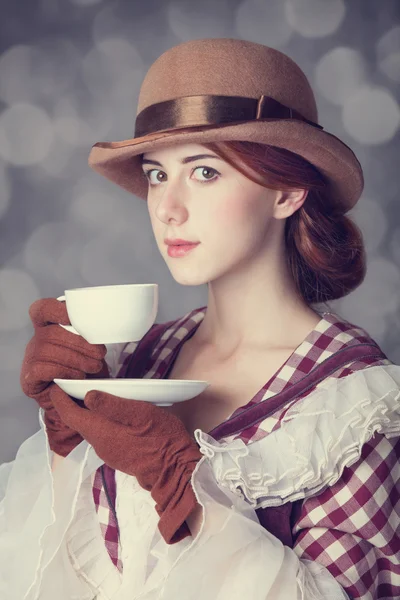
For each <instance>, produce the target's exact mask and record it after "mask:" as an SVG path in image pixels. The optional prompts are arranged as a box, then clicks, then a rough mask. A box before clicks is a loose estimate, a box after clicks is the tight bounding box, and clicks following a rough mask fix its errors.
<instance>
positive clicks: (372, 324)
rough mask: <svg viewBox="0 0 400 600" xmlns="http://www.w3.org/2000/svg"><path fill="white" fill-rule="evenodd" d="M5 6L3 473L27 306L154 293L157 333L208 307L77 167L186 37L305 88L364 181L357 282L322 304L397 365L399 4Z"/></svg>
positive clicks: (1, 110) (124, 206) (18, 411)
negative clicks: (300, 78)
mask: <svg viewBox="0 0 400 600" xmlns="http://www.w3.org/2000/svg"><path fill="white" fill-rule="evenodd" d="M1 9H2V11H1V20H0V229H1V234H0V257H1V263H0V382H1V388H0V389H1V393H0V427H1V430H0V462H3V461H6V460H11V459H12V458H13V457H14V456H15V452H16V450H17V448H18V446H19V445H20V444H21V442H22V441H23V440H24V439H25V438H26V437H28V436H29V435H31V434H32V433H34V431H36V430H37V429H38V418H37V406H36V403H35V402H34V401H33V400H29V399H27V398H25V397H24V396H23V394H22V392H21V391H20V386H19V371H20V365H21V361H22V357H23V353H24V348H25V345H26V343H27V341H28V339H29V338H30V337H31V335H32V329H31V326H30V321H29V317H28V307H29V305H30V304H31V302H33V301H34V300H35V299H37V298H39V297H44V296H57V295H60V294H62V293H63V290H64V289H66V288H68V287H79V286H87V285H103V284H111V283H114V284H118V283H129V282H131V283H151V282H156V283H158V284H159V285H160V307H159V312H158V317H157V320H158V321H165V320H169V319H172V318H177V317H178V316H180V315H183V314H184V313H185V312H187V311H189V310H191V309H192V308H195V307H196V306H201V305H203V304H205V303H206V299H207V289H206V286H201V287H198V288H197V287H185V286H180V285H178V284H177V283H175V281H174V280H173V279H172V277H171V276H170V274H169V271H168V269H167V267H166V266H165V263H164V261H163V260H162V259H161V256H160V255H159V252H158V249H157V246H156V244H155V242H154V240H153V236H152V230H151V226H150V222H149V219H148V216H147V210H146V204H145V202H144V201H142V200H139V199H138V198H135V197H134V196H131V195H129V194H128V193H126V192H124V191H122V190H121V189H119V188H118V187H117V186H115V185H113V184H111V183H109V182H108V181H106V180H105V179H103V178H101V177H100V176H99V175H97V174H95V173H94V172H92V171H91V170H90V169H89V167H88V166H87V156H88V152H89V150H90V147H91V145H92V144H94V143H95V142H96V141H99V140H117V139H124V138H128V137H131V135H132V132H133V126H134V115H135V106H136V102H137V97H138V92H139V88H140V85H141V82H142V79H143V77H144V75H145V73H146V71H147V69H148V67H149V66H150V64H151V63H152V62H153V61H154V60H155V59H156V58H157V57H158V56H159V55H160V54H161V53H162V52H164V51H165V50H167V49H168V48H170V47H171V46H174V45H176V44H178V43H180V42H182V41H185V40H189V39H195V38H204V37H235V38H236V37H237V38H242V39H247V40H252V41H255V42H260V43H263V44H267V45H270V46H273V47H275V48H278V49H280V50H282V51H284V52H286V53H287V54H288V55H289V56H291V57H292V58H293V59H294V60H296V61H297V62H298V63H299V64H300V66H301V67H302V68H303V70H304V71H305V73H306V74H307V76H308V77H309V79H310V81H311V84H312V85H313V87H314V90H315V93H316V97H317V103H318V106H319V111H320V122H321V124H322V125H323V126H324V127H325V129H326V130H327V131H329V132H332V133H334V134H335V135H337V136H339V137H340V138H342V139H343V141H344V142H345V143H346V144H348V145H349V146H351V147H352V148H353V150H354V151H355V153H356V154H357V156H358V157H359V160H360V161H361V163H362V165H363V167H364V170H365V176H366V186H365V192H364V194H363V196H362V199H361V200H360V202H359V203H358V205H357V206H356V208H355V209H354V210H353V211H352V213H350V214H353V215H354V218H355V220H356V221H357V223H358V224H359V225H360V226H361V228H362V230H363V232H364V234H365V240H366V246H367V251H368V275H367V278H366V281H365V283H363V285H362V286H361V287H360V288H358V289H357V290H356V291H355V292H354V293H352V294H351V295H350V296H348V297H347V298H346V299H344V300H342V301H339V302H336V303H332V304H331V307H332V309H333V310H336V311H337V312H339V313H340V314H342V315H343V316H344V317H345V318H347V319H349V320H350V321H353V322H355V323H357V324H359V325H361V326H363V327H365V328H366V329H367V330H368V331H369V333H370V334H371V335H372V336H373V337H374V338H375V339H376V340H377V341H378V342H379V343H380V344H381V346H382V348H383V350H384V351H385V352H386V353H387V355H388V356H389V358H390V359H391V360H392V361H394V362H396V363H400V340H399V334H400V306H399V305H400V267H399V265H400V211H399V206H400V204H399V193H398V181H399V178H398V169H399V163H398V156H399V126H400V108H399V98H398V84H399V82H400V22H399V13H400V2H399V1H398V0H379V1H378V0H352V1H348V2H344V1H343V0H202V1H201V2H200V1H190V0H170V1H168V0H165V1H163V0H146V2H143V1H136V0H129V1H128V0H126V1H122V0H121V1H115V2H114V1H107V0H38V1H35V0H2V2H1ZM194 75H195V74H194ZM210 75H211V74H210Z"/></svg>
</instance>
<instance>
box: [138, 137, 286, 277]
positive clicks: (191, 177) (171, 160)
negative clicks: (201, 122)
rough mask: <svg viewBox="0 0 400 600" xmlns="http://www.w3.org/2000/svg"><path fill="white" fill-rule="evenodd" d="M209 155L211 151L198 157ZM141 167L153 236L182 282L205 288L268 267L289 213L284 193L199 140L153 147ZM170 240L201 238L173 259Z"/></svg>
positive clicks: (172, 272)
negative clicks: (281, 199)
mask: <svg viewBox="0 0 400 600" xmlns="http://www.w3.org/2000/svg"><path fill="white" fill-rule="evenodd" d="M204 154H207V155H210V156H207V158H205V157H204V158H196V159H193V157H195V156H198V155H204ZM142 168H143V171H144V172H145V173H146V177H147V178H148V197H147V204H148V210H149V215H150V220H151V224H152V227H153V231H154V236H155V239H156V242H157V245H158V248H159V250H160V252H161V255H162V257H163V258H164V260H165V262H166V263H167V265H168V267H169V269H170V271H171V274H172V276H173V277H174V279H175V280H176V281H177V282H178V283H180V284H182V285H201V284H204V283H210V282H212V281H213V280H216V279H217V278H220V277H222V276H224V275H226V274H228V273H235V272H236V271H239V270H241V269H245V270H247V269H248V268H249V267H250V266H252V267H254V265H255V264H256V263H259V264H260V269H262V266H263V264H264V267H265V260H268V254H269V253H270V252H271V251H272V249H273V246H274V244H276V236H277V230H278V228H279V235H282V231H283V229H282V225H283V220H282V219H283V217H284V216H288V215H286V214H285V213H284V212H283V213H282V214H279V209H277V207H276V201H277V196H278V195H279V194H281V192H277V191H275V190H270V189H268V188H265V187H263V186H261V185H258V184H256V183H254V182H253V181H251V180H250V179H248V178H247V177H245V176H244V175H242V174H241V173H240V172H239V171H237V170H236V169H235V168H234V167H232V166H231V165H229V164H228V163H227V162H225V161H224V160H223V159H221V158H219V157H218V156H217V155H216V154H214V153H213V152H211V151H210V150H208V149H206V148H204V146H201V145H200V144H175V145H173V146H169V147H167V148H163V149H161V150H157V151H151V152H150V151H149V152H147V153H145V154H144V155H143V165H142ZM292 212H294V211H293V210H292ZM165 238H172V239H175V238H181V239H184V240H188V241H191V242H200V243H199V244H198V245H197V246H196V247H194V249H192V250H190V252H188V253H186V254H185V255H183V256H180V257H172V256H169V255H168V245H166V244H165V242H164V240H165Z"/></svg>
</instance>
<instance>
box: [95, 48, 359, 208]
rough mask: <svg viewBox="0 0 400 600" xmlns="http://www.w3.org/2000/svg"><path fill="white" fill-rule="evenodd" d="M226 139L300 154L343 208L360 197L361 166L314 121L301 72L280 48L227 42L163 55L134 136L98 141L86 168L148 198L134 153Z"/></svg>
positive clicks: (148, 81)
mask: <svg viewBox="0 0 400 600" xmlns="http://www.w3.org/2000/svg"><path fill="white" fill-rule="evenodd" d="M188 128H189V130H188ZM183 130H184V131H183ZM231 140H237V141H249V142H257V143H263V144H268V145H272V146H277V147H279V148H286V149H287V150H290V151H291V152H295V153H296V154H299V155H300V156H302V157H303V158H305V159H306V160H308V161H309V162H310V163H312V164H313V165H315V167H317V169H318V170H319V171H320V172H321V173H322V174H323V175H324V176H325V178H326V181H327V185H328V187H329V190H328V191H329V192H330V194H331V196H332V198H333V199H334V200H335V201H336V202H337V203H338V204H339V205H340V206H341V208H342V209H344V210H345V211H347V210H349V209H350V208H352V207H353V206H354V205H355V203H356V202H357V200H358V199H359V197H360V195H361V192H362V190H363V184H364V181H363V172H362V168H361V165H360V163H359V161H358V160H357V158H356V156H355V154H354V152H353V151H352V150H351V148H349V146H347V145H346V144H345V143H344V142H342V141H341V140H340V139H339V138H338V137H336V136H335V135H333V134H331V133H328V132H327V131H325V130H324V129H323V127H322V126H321V125H320V124H319V123H318V111H317V106H316V102H315V97H314V93H313V91H312V88H311V86H310V83H309V81H308V79H307V77H306V75H305V74H304V73H303V71H302V70H301V69H300V67H299V66H298V65H297V64H296V63H295V62H294V61H293V60H292V59H291V58H289V57H288V56H286V55H285V54H283V53H282V52H280V51H279V50H276V49H274V48H269V47H268V46H264V45H263V44H257V43H254V42H250V41H246V40H240V39H232V38H207V39H200V40H191V41H188V42H184V43H182V44H179V45H177V46H174V47H172V48H170V49H169V50H167V51H166V52H164V53H163V54H161V56H159V57H158V58H157V59H156V60H155V62H154V63H153V64H152V65H151V66H150V68H149V70H148V71H147V73H146V75H145V78H144V80H143V83H142V86H141V88H140V93H139V99H138V106H137V113H136V121H135V131H134V136H133V137H132V138H129V139H126V140H122V141H116V142H97V143H96V144H94V146H93V147H92V149H91V152H90V155H89V165H90V166H91V167H92V169H94V170H95V171H97V172H98V173H100V174H101V175H103V176H104V177H106V178H107V179H109V180H111V181H113V182H114V183H116V184H117V185H119V186H121V187H122V188H124V189H126V190H127V191H129V192H131V193H132V194H135V195H136V196H138V197H139V198H143V199H144V200H146V199H147V192H148V181H147V179H146V177H145V175H144V174H143V171H142V168H141V157H140V156H139V155H140V154H143V153H144V152H150V151H151V150H156V149H161V148H165V147H167V146H170V145H171V144H179V143H199V144H203V143H204V144H205V143H209V142H219V141H231Z"/></svg>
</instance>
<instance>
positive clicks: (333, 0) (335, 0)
mask: <svg viewBox="0 0 400 600" xmlns="http://www.w3.org/2000/svg"><path fill="white" fill-rule="evenodd" d="M284 6H285V12H286V18H287V20H288V22H289V23H290V25H291V26H292V27H293V29H294V30H295V31H297V32H298V33H300V34H301V35H302V36H304V37H306V38H319V37H324V36H327V35H331V34H332V33H334V32H335V31H336V30H337V29H338V28H339V26H340V24H341V23H342V21H343V19H344V16H345V14H346V6H345V3H344V2H343V0H329V1H328V0H325V2H322V1H321V0H286V2H285V3H284Z"/></svg>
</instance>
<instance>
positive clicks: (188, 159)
mask: <svg viewBox="0 0 400 600" xmlns="http://www.w3.org/2000/svg"><path fill="white" fill-rule="evenodd" d="M201 158H216V159H217V160H223V159H222V158H220V157H219V156H216V155H215V154H196V155H195V156H186V157H185V158H182V159H181V161H180V162H181V164H182V165H186V164H187V163H190V162H193V161H195V160H200V159H201ZM142 165H158V166H159V167H162V164H161V163H160V162H158V160H149V159H146V158H144V159H143V160H142Z"/></svg>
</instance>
